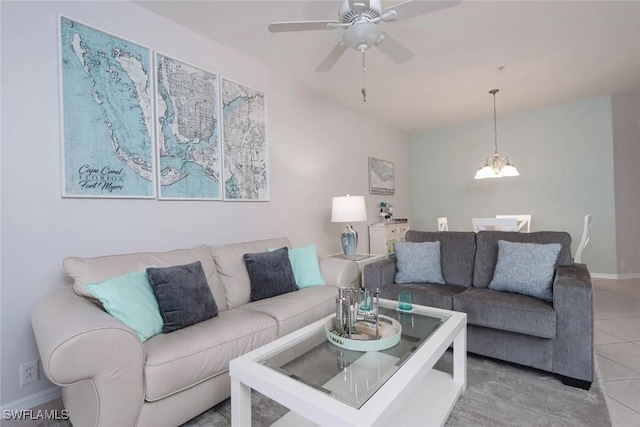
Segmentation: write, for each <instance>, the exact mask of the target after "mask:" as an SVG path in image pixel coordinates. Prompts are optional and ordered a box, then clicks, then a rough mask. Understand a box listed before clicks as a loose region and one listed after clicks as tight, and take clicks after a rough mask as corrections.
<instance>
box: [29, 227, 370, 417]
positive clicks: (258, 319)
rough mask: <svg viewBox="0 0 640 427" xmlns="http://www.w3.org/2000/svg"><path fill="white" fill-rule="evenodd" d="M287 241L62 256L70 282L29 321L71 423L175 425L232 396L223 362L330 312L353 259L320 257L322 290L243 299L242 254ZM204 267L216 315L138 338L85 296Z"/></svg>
mask: <svg viewBox="0 0 640 427" xmlns="http://www.w3.org/2000/svg"><path fill="white" fill-rule="evenodd" d="M282 246H288V247H291V245H290V244H289V241H288V240H287V239H286V238H284V237H283V238H277V239H269V240H261V241H256V242H249V243H238V244H230V245H226V246H205V245H203V246H198V247H195V248H193V249H180V250H175V251H170V252H164V253H140V254H128V255H114V256H105V257H99V258H67V259H66V260H65V261H64V270H65V272H66V273H67V274H68V275H69V276H71V277H72V278H73V279H74V284H73V287H71V286H63V287H61V288H60V289H57V290H56V291H54V292H52V293H50V294H48V295H45V296H44V297H42V298H41V299H40V300H39V301H38V303H37V305H36V307H35V310H34V312H33V314H32V318H31V320H32V325H33V330H34V332H35V337H36V341H37V343H38V348H39V351H40V357H41V360H42V366H43V368H44V372H45V373H46V375H47V377H48V378H49V379H50V380H51V381H52V382H54V383H55V384H58V385H60V386H62V387H63V388H62V397H63V401H64V405H65V408H66V409H68V410H69V412H70V417H71V422H72V423H73V425H74V426H75V427H83V426H105V427H114V426H118V427H130V426H151V427H158V426H177V425H179V424H181V423H184V422H185V421H187V420H189V419H191V418H193V417H195V416H196V415H198V414H200V413H202V412H204V411H206V410H207V409H209V408H211V407H212V406H214V405H216V404H217V403H219V402H221V401H223V400H224V399H226V398H228V397H229V396H230V381H229V375H228V366H229V361H230V360H231V359H233V358H235V357H237V356H240V355H242V354H243V353H246V352H248V351H250V350H253V349H255V348H257V347H259V346H261V345H263V344H265V343H268V342H270V341H272V340H274V339H276V338H278V337H281V336H283V335H285V334H287V333H289V332H291V331H293V330H296V329H298V328H300V327H302V326H304V325H307V324H309V323H311V322H314V321H316V320H318V319H320V318H322V317H324V316H326V315H328V314H330V313H332V312H333V311H334V310H335V297H336V295H337V287H339V286H351V285H353V284H354V283H356V281H357V279H358V267H357V265H356V264H355V263H353V262H350V261H345V260H339V259H335V258H320V268H321V271H322V275H323V277H324V279H325V281H326V282H327V285H326V286H313V287H308V288H302V289H300V290H298V291H295V292H291V293H288V294H284V295H279V296H276V297H272V298H268V299H265V300H261V301H256V302H253V303H250V302H249V293H250V281H249V275H248V272H247V269H246V267H245V263H244V259H243V257H242V256H243V254H245V253H253V252H263V251H266V250H267V248H277V247H282ZM195 261H200V262H201V263H202V266H203V269H204V272H205V275H206V277H207V281H208V284H209V286H210V288H211V291H212V293H213V296H214V298H215V301H216V304H217V306H218V309H219V314H218V316H217V317H214V318H212V319H209V320H205V321H203V322H200V323H197V324H195V325H192V326H188V327H186V328H184V329H180V330H178V331H175V332H172V333H169V334H159V335H156V336H154V337H152V338H151V339H149V340H147V341H145V342H144V343H143V342H142V341H141V340H140V339H139V338H138V336H137V335H136V334H135V332H134V331H133V330H132V329H130V328H128V327H127V326H126V325H125V324H123V323H121V322H120V321H118V320H117V319H115V318H113V317H112V316H111V315H109V314H108V313H106V312H105V311H104V310H103V309H102V307H101V306H100V304H99V303H97V302H96V301H95V300H92V299H91V294H89V293H88V292H87V291H86V289H85V287H84V286H85V284H87V283H93V282H98V281H102V280H106V279H108V278H110V277H114V276H119V275H123V274H126V273H129V272H133V271H139V270H142V269H144V268H146V267H148V266H150V265H156V266H158V267H164V266H171V265H181V264H187V263H191V262H195Z"/></svg>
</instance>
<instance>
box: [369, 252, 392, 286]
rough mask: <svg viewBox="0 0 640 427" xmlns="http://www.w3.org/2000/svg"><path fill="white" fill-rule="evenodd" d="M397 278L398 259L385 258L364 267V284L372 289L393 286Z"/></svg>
mask: <svg viewBox="0 0 640 427" xmlns="http://www.w3.org/2000/svg"><path fill="white" fill-rule="evenodd" d="M395 278H396V259H395V258H385V259H381V260H380V261H376V262H372V263H371V264H367V265H365V266H364V283H365V286H366V287H367V288H370V289H382V288H383V287H385V286H389V285H393V283H394V282H395Z"/></svg>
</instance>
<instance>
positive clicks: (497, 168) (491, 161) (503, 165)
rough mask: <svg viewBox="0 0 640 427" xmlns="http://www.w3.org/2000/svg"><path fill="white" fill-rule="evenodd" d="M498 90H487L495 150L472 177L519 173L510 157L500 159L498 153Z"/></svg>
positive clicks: (491, 176) (495, 176) (498, 176)
mask: <svg viewBox="0 0 640 427" xmlns="http://www.w3.org/2000/svg"><path fill="white" fill-rule="evenodd" d="M498 92H499V89H491V90H490V91H489V93H490V94H491V95H493V133H494V144H495V152H494V153H493V156H492V157H489V158H487V160H485V161H484V162H482V163H481V164H480V168H479V169H478V171H477V172H476V176H475V177H474V179H485V178H502V177H503V176H518V175H520V173H518V169H516V167H515V165H514V164H513V162H512V161H511V159H509V158H508V157H503V158H502V159H500V154H499V153H498V126H497V124H496V123H497V122H496V93H498Z"/></svg>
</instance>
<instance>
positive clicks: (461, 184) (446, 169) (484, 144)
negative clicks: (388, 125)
mask: <svg viewBox="0 0 640 427" xmlns="http://www.w3.org/2000/svg"><path fill="white" fill-rule="evenodd" d="M493 148H494V147H493V119H492V118H490V119H488V120H484V121H480V122H473V123H467V124H463V125H459V126H454V127H450V128H445V129H438V130H433V131H429V132H425V133H422V134H418V135H414V136H413V137H412V139H411V168H412V184H413V191H412V216H411V222H412V228H413V229H416V230H435V229H436V228H437V225H436V218H437V217H439V216H446V217H448V219H449V229H450V230H467V231H468V230H471V229H472V227H471V218H473V217H493V216H495V215H496V214H531V215H532V216H533V217H532V222H531V230H532V231H539V230H563V231H568V232H569V233H570V234H571V236H572V238H573V245H572V250H573V252H574V253H575V250H576V248H577V245H578V243H579V241H580V237H581V235H582V228H583V226H582V224H583V220H584V215H585V214H587V213H589V214H592V215H593V229H592V237H591V243H590V245H589V247H588V248H587V249H586V250H585V252H584V254H583V262H585V263H587V265H588V267H589V270H590V271H591V272H592V273H604V274H614V273H616V244H615V235H616V230H615V198H614V169H613V137H612V116H611V98H610V97H609V96H606V97H599V98H592V99H588V100H583V101H579V102H574V103H570V104H564V105H558V106H554V107H551V108H546V109H540V110H533V111H528V112H525V113H520V114H516V115H512V116H505V117H503V116H501V115H500V109H498V151H499V152H500V153H501V154H502V155H508V156H509V157H511V159H512V160H513V161H514V162H515V163H516V166H517V167H518V170H519V171H520V174H521V175H520V176H519V177H514V178H502V179H485V180H474V179H473V176H474V174H475V171H476V170H477V169H478V167H479V165H480V162H481V161H482V160H483V159H484V158H486V157H488V156H489V155H491V154H492V153H493Z"/></svg>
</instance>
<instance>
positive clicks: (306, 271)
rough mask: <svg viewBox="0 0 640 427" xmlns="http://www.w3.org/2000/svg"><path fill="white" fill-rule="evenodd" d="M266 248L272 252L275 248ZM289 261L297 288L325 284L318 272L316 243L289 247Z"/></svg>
mask: <svg viewBox="0 0 640 427" xmlns="http://www.w3.org/2000/svg"><path fill="white" fill-rule="evenodd" d="M268 250H269V252H273V251H275V250H276V248H269V249H268ZM289 262H291V268H292V269H293V277H295V279H296V285H298V288H300V289H302V288H308V287H309V286H316V285H324V284H325V282H324V278H323V277H322V273H321V272H320V264H319V263H318V253H317V249H316V245H309V246H302V247H300V248H294V249H289Z"/></svg>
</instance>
